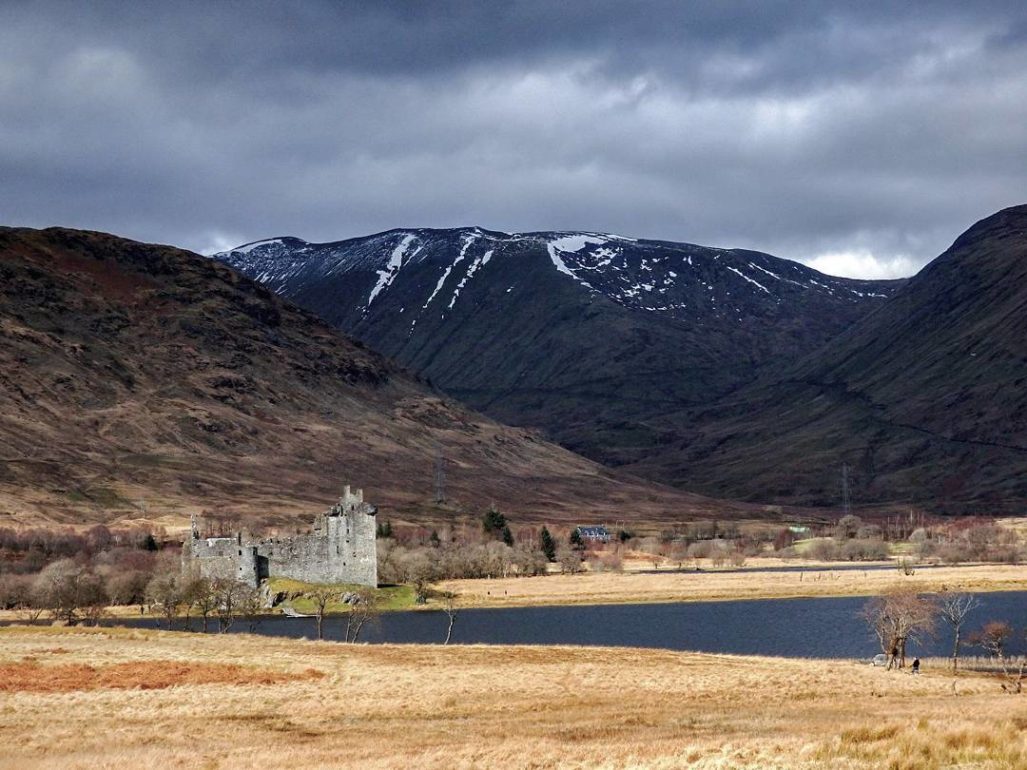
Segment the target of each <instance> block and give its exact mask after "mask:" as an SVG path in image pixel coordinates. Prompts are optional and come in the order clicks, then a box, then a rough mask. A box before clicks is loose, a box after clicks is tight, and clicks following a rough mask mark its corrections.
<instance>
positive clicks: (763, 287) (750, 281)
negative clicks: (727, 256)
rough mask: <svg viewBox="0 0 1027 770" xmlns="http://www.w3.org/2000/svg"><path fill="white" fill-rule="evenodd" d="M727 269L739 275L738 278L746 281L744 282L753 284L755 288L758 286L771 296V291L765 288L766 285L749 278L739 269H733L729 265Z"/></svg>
mask: <svg viewBox="0 0 1027 770" xmlns="http://www.w3.org/2000/svg"><path fill="white" fill-rule="evenodd" d="M727 269H728V270H730V271H731V272H732V273H734V274H735V275H737V276H738V277H739V278H742V279H744V280H746V281H748V282H749V283H751V284H753V285H754V286H757V287H758V288H760V289H762V290H763V291H765V292H766V293H767V294H770V289H768V288H767V287H766V286H764V285H763V284H762V283H760V282H759V281H757V280H754V279H752V278H750V277H749V276H747V275H746V274H745V273H743V272H742V271H741V270H738V269H736V268H733V267H731V266H730V265H728V266H727Z"/></svg>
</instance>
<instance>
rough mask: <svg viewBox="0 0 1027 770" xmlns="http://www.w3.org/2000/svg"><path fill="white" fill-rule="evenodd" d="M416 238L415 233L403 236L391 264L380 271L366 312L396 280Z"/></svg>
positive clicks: (393, 252) (392, 256)
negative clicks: (375, 299) (404, 258)
mask: <svg viewBox="0 0 1027 770" xmlns="http://www.w3.org/2000/svg"><path fill="white" fill-rule="evenodd" d="M416 238H417V236H416V235H414V234H413V233H407V234H406V235H405V236H403V240H401V241H400V242H399V245H398V246H396V248H394V249H393V250H392V255H391V256H390V257H389V262H388V264H387V265H386V266H385V269H384V270H379V271H378V282H377V283H376V284H375V285H374V288H373V289H371V293H370V294H369V295H368V297H367V304H366V305H364V310H365V311H366V310H367V309H368V308H369V307H371V303H372V302H374V298H375V297H377V296H378V295H379V294H380V293H381V291H382V289H385V288H387V287H388V286H389V284H391V283H392V282H393V281H394V280H396V276H397V275H399V271H400V270H401V269H402V268H403V257H404V256H406V253H407V249H409V248H410V244H411V243H413V242H414V240H416Z"/></svg>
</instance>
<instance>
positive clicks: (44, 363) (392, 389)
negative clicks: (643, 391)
mask: <svg viewBox="0 0 1027 770" xmlns="http://www.w3.org/2000/svg"><path fill="white" fill-rule="evenodd" d="M437 453H441V455H442V456H443V457H444V458H445V463H446V490H447V498H448V503H447V505H446V506H445V507H444V508H442V509H438V508H435V507H433V506H432V503H431V498H432V493H433V464H434V459H435V457H436V454H437ZM345 483H351V484H354V485H357V486H362V487H365V488H366V490H367V497H368V499H369V500H372V501H374V502H377V503H379V504H380V505H381V507H382V512H383V515H386V516H397V517H406V518H411V519H418V520H426V519H432V518H434V519H445V518H447V517H451V516H452V515H453V514H454V513H455V512H460V511H479V510H481V509H482V508H483V507H484V506H487V505H488V504H489V503H492V502H495V503H496V504H497V505H499V506H501V507H502V508H504V509H505V510H506V511H508V512H509V513H510V514H511V515H512V516H513V517H514V518H515V519H516V520H520V521H525V520H535V521H539V520H548V521H567V522H571V521H578V520H622V519H623V520H632V519H634V520H637V519H661V518H669V517H687V516H689V515H696V514H700V513H702V514H705V515H716V516H719V515H730V514H731V513H732V512H737V511H739V510H742V509H741V507H739V506H732V505H730V504H722V503H718V502H715V501H710V500H706V499H703V498H699V497H696V496H691V495H686V494H683V493H680V492H677V491H675V490H671V489H668V488H664V487H659V486H657V485H652V484H648V483H644V482H639V481H638V480H635V479H631V478H625V477H621V476H618V475H616V474H614V473H611V472H610V471H607V470H605V469H603V468H601V467H599V466H597V465H595V464H593V463H592V462H589V461H587V460H584V459H582V458H580V457H578V456H576V455H573V454H571V453H570V452H568V451H566V450H564V449H561V448H559V447H557V446H554V445H552V444H548V443H546V442H545V441H543V440H541V439H540V438H539V437H538V436H537V435H535V434H533V433H531V432H528V431H525V430H520V429H510V428H507V427H504V426H501V425H499V424H497V423H494V422H492V421H491V420H489V419H487V418H483V417H481V416H480V415H478V414H475V413H473V412H471V411H469V410H468V409H466V408H464V407H462V406H460V405H458V404H455V403H453V402H452V401H449V400H448V399H446V398H444V397H442V396H440V395H438V394H437V393H435V392H434V391H432V390H431V389H430V388H429V387H427V386H426V385H425V384H424V383H421V382H418V381H416V380H414V379H413V378H412V377H411V376H409V375H408V374H406V373H405V372H403V371H402V370H400V369H398V368H397V367H396V366H395V365H394V364H392V363H390V362H388V361H387V360H386V359H384V358H382V357H381V356H379V355H378V354H376V353H372V352H370V351H368V350H367V349H365V348H364V347H362V346H361V345H360V344H358V343H355V342H353V341H351V340H349V339H348V338H346V337H344V336H343V335H342V334H340V333H338V332H337V331H335V330H333V329H331V328H330V327H328V326H327V325H325V324H324V323H323V322H321V321H320V320H318V319H316V318H315V317H313V316H312V315H309V314H308V313H305V312H304V311H302V310H299V309H298V308H296V307H294V306H292V305H290V304H288V303H287V302H284V301H283V300H281V299H279V298H277V297H276V296H274V295H273V294H272V293H271V292H270V291H269V290H267V289H266V288H264V287H262V286H260V285H259V284H256V283H254V282H253V281H251V280H249V279H247V278H244V277H243V276H241V275H239V274H238V273H236V272H234V271H232V270H230V269H228V268H226V267H224V266H222V265H219V264H217V263H216V262H213V261H211V260H208V259H205V258H202V257H200V256H198V255H195V254H192V253H189V252H185V251H181V250H178V249H174V248H170V247H164V246H153V245H145V244H140V243H134V242H131V241H127V240H124V239H120V238H116V237H113V236H109V235H104V234H100V233H91V232H81V231H73V230H63V229H50V230H43V231H36V230H28V229H10V228H2V229H0V525H3V524H4V523H5V522H14V523H18V522H25V523H29V522H40V521H51V522H86V521H110V520H114V519H147V520H150V521H157V522H180V521H181V520H182V516H184V515H186V514H188V513H189V512H192V511H198V510H202V509H217V508H221V509H223V510H226V511H230V512H236V513H240V514H242V515H245V516H248V517H253V518H254V519H261V520H267V521H274V520H282V519H284V518H287V517H288V516H291V515H295V514H297V513H300V512H302V513H314V512H316V511H318V510H320V509H321V508H322V507H323V506H325V505H326V504H328V503H330V502H332V501H333V500H334V498H335V497H336V496H337V495H338V493H339V490H340V488H341V485H343V484H345Z"/></svg>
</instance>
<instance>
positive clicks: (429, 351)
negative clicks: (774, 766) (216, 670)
mask: <svg viewBox="0 0 1027 770" xmlns="http://www.w3.org/2000/svg"><path fill="white" fill-rule="evenodd" d="M216 256H217V258H218V259H219V260H221V261H223V262H225V263H226V264H228V265H230V266H232V267H234V268H236V269H238V270H240V271H241V272H243V273H245V274H246V275H249V276H251V277H253V278H256V279H257V280H258V281H260V282H262V283H264V284H265V285H267V286H268V287H269V288H271V289H273V290H274V291H275V292H277V293H279V294H281V295H282V296H284V297H287V298H289V299H290V300H292V301H294V302H296V303H297V304H299V305H300V306H302V307H304V308H307V309H308V310H310V311H312V312H314V313H316V314H317V315H319V316H321V317H322V318H324V319H326V320H327V321H328V322H329V323H331V324H332V325H334V326H336V327H337V328H340V329H343V330H345V331H346V332H347V333H349V334H352V335H354V336H355V337H357V338H358V339H361V340H363V341H364V342H366V343H367V344H368V345H370V346H371V347H372V348H374V349H376V350H378V351H380V352H382V353H384V354H386V355H388V356H390V357H393V358H395V359H396V360H398V361H400V362H401V363H403V364H405V365H406V366H409V367H410V368H412V369H414V370H416V371H418V372H420V373H422V374H423V375H425V376H427V377H428V378H430V379H431V381H432V382H433V383H435V384H436V385H438V386H440V387H441V388H442V389H443V390H445V391H446V392H447V393H449V394H451V395H453V396H455V397H457V398H459V399H461V400H463V401H465V402H466V403H468V404H470V405H472V406H474V407H475V408H478V409H481V410H483V411H485V412H486V413H488V414H490V415H491V416H493V417H496V418H497V419H500V420H503V421H505V422H509V423H513V424H517V425H523V426H534V427H539V428H542V429H544V430H545V431H546V432H547V433H548V434H549V435H550V436H552V437H554V438H555V439H557V440H558V441H559V442H561V443H562V444H564V445H565V446H567V447H570V448H572V449H574V450H575V451H578V452H581V453H583V454H585V455H587V456H589V457H592V458H595V459H598V460H601V461H603V462H606V463H608V464H613V465H617V464H623V463H629V462H638V461H640V460H642V459H645V458H648V457H650V456H654V455H655V456H658V455H661V454H662V453H663V451H664V446H665V445H666V444H667V443H668V442H671V443H672V442H674V441H675V438H676V436H677V435H678V434H677V432H676V430H673V429H671V426H668V425H667V424H665V422H664V420H663V417H664V415H666V414H668V413H671V412H679V411H681V410H684V409H687V408H689V407H692V406H697V405H704V404H708V403H710V402H712V401H714V400H715V399H716V398H718V397H720V396H722V395H724V394H726V393H729V392H731V391H733V390H734V389H736V388H738V387H739V386H741V385H743V384H745V383H747V382H751V381H752V380H754V379H755V378H756V376H757V375H758V374H759V373H761V372H766V371H769V370H773V369H775V368H778V367H781V366H783V365H784V364H790V363H793V362H794V361H795V360H796V359H798V358H801V357H802V356H804V355H805V354H807V353H809V352H811V351H813V350H815V349H817V348H818V347H820V346H821V345H822V344H823V343H824V342H826V341H827V340H829V339H831V338H832V337H834V336H835V335H837V334H838V333H839V332H841V331H842V330H844V329H846V328H847V327H849V326H851V325H852V324H853V323H854V322H856V321H857V320H858V319H860V318H862V317H863V316H864V315H866V314H867V313H868V312H870V311H872V310H873V309H875V308H876V307H878V306H880V305H882V304H883V303H884V301H885V300H886V299H887V298H888V297H889V296H890V295H891V294H892V293H893V292H894V291H895V290H896V289H897V288H898V286H899V285H900V283H901V282H882V281H855V280H847V279H841V278H832V277H828V276H825V275H823V274H821V273H818V272H816V271H814V270H811V269H809V268H807V267H804V266H802V265H799V264H797V263H793V262H789V261H786V260H782V259H778V258H775V257H772V256H769V255H766V254H761V253H757V252H750V251H743V250H724V249H711V248H705V247H702V246H694V245H690V244H680V243H666V242H660V241H640V240H634V239H629V238H622V237H618V236H613V235H599V234H594V233H521V234H514V235H508V234H503V233H497V232H489V231H485V230H480V229H477V228H472V229H458V230H395V231H390V232H387V233H382V234H380V235H375V236H371V237H368V238H358V239H353V240H349V241H341V242H338V243H328V244H312V243H307V242H305V241H301V240H298V239H295V238H278V239H273V240H269V241H262V242H258V243H253V244H249V245H247V246H244V247H241V248H239V249H235V250H233V251H230V252H226V253H222V254H219V255H216ZM640 467H642V466H640ZM660 472H661V473H663V471H662V470H661V471H660Z"/></svg>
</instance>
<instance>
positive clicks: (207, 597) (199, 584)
mask: <svg viewBox="0 0 1027 770" xmlns="http://www.w3.org/2000/svg"><path fill="white" fill-rule="evenodd" d="M186 593H187V595H188V597H189V599H190V601H191V603H192V606H193V607H194V608H195V609H196V613H197V614H198V615H199V616H200V619H201V621H202V628H203V633H207V630H208V628H209V626H210V616H211V615H213V614H214V612H215V611H216V610H217V608H218V594H217V592H216V591H215V590H214V584H213V582H212V581H211V580H210V579H208V578H205V577H199V578H194V579H193V580H191V581H190V582H189V587H188V589H187V591H186Z"/></svg>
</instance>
